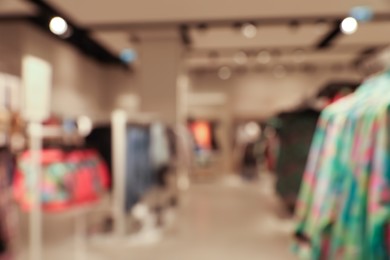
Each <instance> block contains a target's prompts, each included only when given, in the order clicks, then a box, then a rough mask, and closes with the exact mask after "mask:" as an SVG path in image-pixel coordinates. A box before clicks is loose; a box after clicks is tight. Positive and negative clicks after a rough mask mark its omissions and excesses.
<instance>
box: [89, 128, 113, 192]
mask: <svg viewBox="0 0 390 260" xmlns="http://www.w3.org/2000/svg"><path fill="white" fill-rule="evenodd" d="M111 132H112V131H111V127H110V126H100V127H97V128H94V129H93V130H92V132H91V133H90V134H89V135H88V136H87V137H86V138H85V143H86V145H87V146H88V147H90V148H92V149H95V150H97V151H98V152H99V154H100V156H101V157H102V158H103V160H104V161H105V162H106V164H107V166H108V169H109V173H110V179H111V178H112V176H111V173H112V155H111V149H112V147H111V146H112V137H111ZM111 184H112V182H111ZM111 188H112V187H111V185H110V189H111Z"/></svg>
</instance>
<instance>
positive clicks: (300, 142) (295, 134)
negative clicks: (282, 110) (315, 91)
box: [276, 109, 320, 206]
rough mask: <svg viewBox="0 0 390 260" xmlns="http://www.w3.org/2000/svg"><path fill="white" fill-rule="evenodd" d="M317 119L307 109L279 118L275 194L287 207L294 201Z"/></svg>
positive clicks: (315, 115) (315, 114)
mask: <svg viewBox="0 0 390 260" xmlns="http://www.w3.org/2000/svg"><path fill="white" fill-rule="evenodd" d="M319 115H320V113H319V112H317V111H314V110H310V109H308V110H303V111H297V112H294V113H288V114H282V115H280V117H279V119H280V124H279V128H277V132H278V136H279V139H280V147H279V156H278V159H277V163H276V175H277V182H276V190H277V192H278V194H279V195H280V196H281V197H282V198H283V199H284V200H285V201H286V202H287V203H288V204H289V205H288V206H291V205H293V204H295V201H296V199H297V196H298V193H299V187H300V185H301V181H302V176H303V172H304V170H305V166H306V161H307V157H308V154H309V150H310V145H311V141H312V138H313V135H314V131H315V129H316V125H317V120H318V117H319Z"/></svg>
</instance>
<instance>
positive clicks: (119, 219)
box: [111, 110, 157, 238]
mask: <svg viewBox="0 0 390 260" xmlns="http://www.w3.org/2000/svg"><path fill="white" fill-rule="evenodd" d="M155 121H157V115H156V114H150V113H147V114H146V113H132V114H127V113H126V112H125V111H123V110H116V111H114V112H113V113H112V117H111V124H112V163H113V182H114V183H113V184H114V185H113V210H112V212H113V217H114V235H115V237H116V238H123V237H125V234H126V218H127V213H126V212H125V210H124V205H125V200H126V198H125V192H126V191H125V185H124V183H126V153H127V151H126V128H127V125H128V124H141V125H146V124H151V123H153V122H155Z"/></svg>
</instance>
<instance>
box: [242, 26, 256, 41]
mask: <svg viewBox="0 0 390 260" xmlns="http://www.w3.org/2000/svg"><path fill="white" fill-rule="evenodd" d="M241 32H242V34H243V35H244V36H245V37H246V38H248V39H253V38H255V37H256V35H257V27H256V26H255V25H254V24H252V23H246V24H244V25H243V26H242V27H241Z"/></svg>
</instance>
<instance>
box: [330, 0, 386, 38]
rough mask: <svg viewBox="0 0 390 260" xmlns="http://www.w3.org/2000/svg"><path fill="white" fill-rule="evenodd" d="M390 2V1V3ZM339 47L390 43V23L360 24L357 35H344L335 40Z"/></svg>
mask: <svg viewBox="0 0 390 260" xmlns="http://www.w3.org/2000/svg"><path fill="white" fill-rule="evenodd" d="M389 2H390V1H389ZM335 43H337V44H338V45H343V44H361V45H363V44H364V45H376V44H389V43H390V23H389V22H387V23H386V22H374V23H366V24H360V25H359V28H358V30H357V32H356V33H354V34H352V35H348V36H347V35H343V36H341V37H339V38H337V39H336V40H335Z"/></svg>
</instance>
